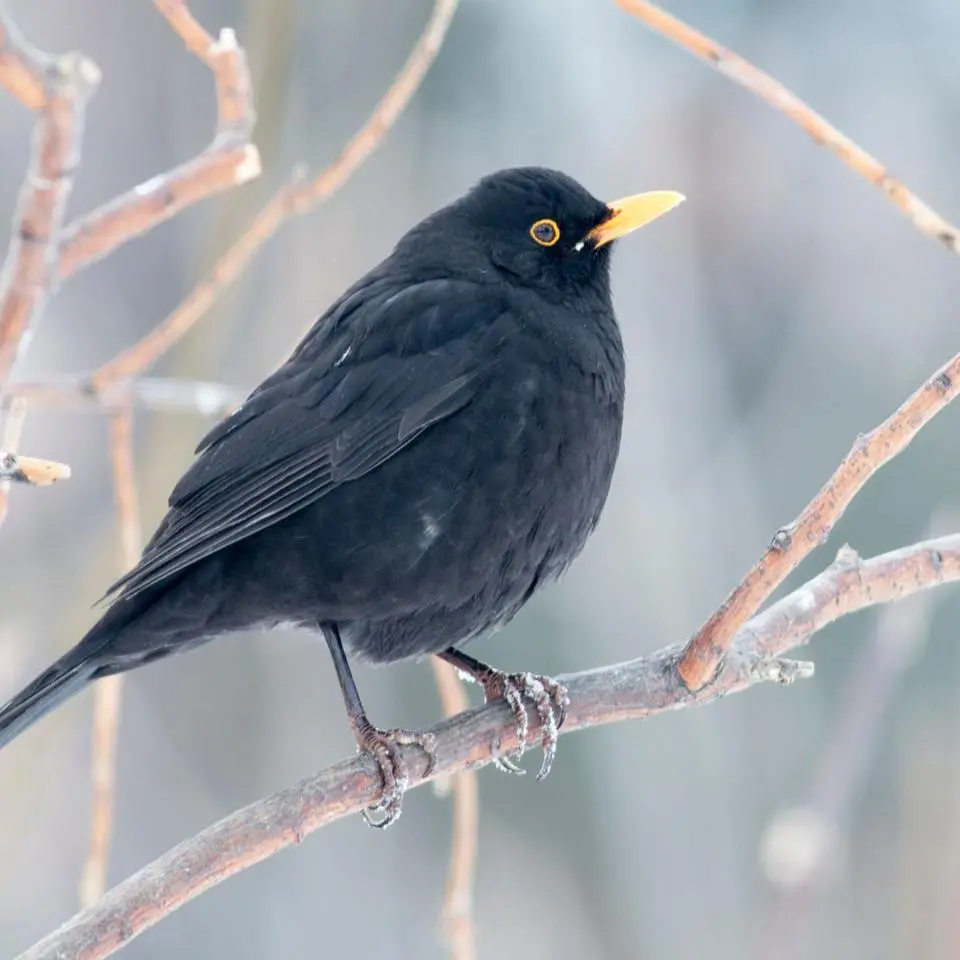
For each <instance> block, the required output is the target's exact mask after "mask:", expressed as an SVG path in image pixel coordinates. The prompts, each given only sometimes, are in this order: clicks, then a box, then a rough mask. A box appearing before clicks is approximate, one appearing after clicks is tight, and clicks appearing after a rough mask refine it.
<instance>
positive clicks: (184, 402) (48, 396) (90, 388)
mask: <svg viewBox="0 0 960 960" xmlns="http://www.w3.org/2000/svg"><path fill="white" fill-rule="evenodd" d="M248 392H249V391H244V390H241V389H240V388H239V387H231V386H228V385H227V384H224V383H213V382H211V381H208V380H179V379H171V378H168V377H136V378H134V379H132V380H129V379H128V380H118V381H116V382H114V383H110V384H108V385H107V386H106V387H104V389H103V390H97V389H96V388H95V387H94V385H93V384H92V383H91V381H90V377H89V376H65V377H53V378H50V379H48V380H28V381H24V382H21V383H14V384H11V386H10V389H9V391H8V395H9V396H11V397H23V398H24V399H26V400H28V401H29V402H30V403H31V404H32V405H37V406H44V407H53V408H57V409H67V410H90V411H96V412H103V411H108V412H110V411H114V410H124V409H127V408H129V407H131V406H132V407H133V408H134V409H142V410H155V411H163V412H166V413H196V414H200V415H201V416H205V417H218V418H219V417H225V416H227V414H229V413H232V412H233V411H234V410H235V409H236V408H237V407H238V406H239V405H240V404H241V403H242V402H243V399H244V397H245V396H246V395H247V393H248Z"/></svg>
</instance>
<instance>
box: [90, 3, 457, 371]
mask: <svg viewBox="0 0 960 960" xmlns="http://www.w3.org/2000/svg"><path fill="white" fill-rule="evenodd" d="M158 2H159V0H158ZM458 2H459V0H436V3H435V4H434V7H433V11H432V13H431V14H430V18H429V20H428V21H427V24H426V26H425V27H424V29H423V33H422V34H421V35H420V38H419V39H418V40H417V42H416V44H415V45H414V47H413V50H411V52H410V55H409V57H408V58H407V62H406V63H405V64H404V65H403V68H402V69H401V71H400V73H399V74H398V76H397V78H396V79H395V80H394V82H393V83H392V84H391V86H390V88H389V89H388V90H387V92H386V93H385V94H384V95H383V98H382V99H381V100H380V102H379V103H378V104H377V105H376V107H375V108H374V110H373V113H372V114H371V115H370V118H369V119H368V120H367V122H366V123H365V124H364V125H363V126H362V127H361V128H360V129H359V130H358V131H357V133H356V134H354V136H353V137H352V138H351V140H350V142H349V143H348V144H347V145H346V147H344V149H343V152H342V153H341V154H340V156H339V157H338V158H337V159H336V160H335V161H334V162H333V163H332V164H330V166H328V167H327V168H326V169H325V170H324V171H323V172H321V173H320V174H319V175H318V176H317V177H314V178H313V179H311V180H304V174H303V172H302V171H301V170H299V169H298V170H297V171H295V172H294V175H293V177H292V178H291V180H290V181H289V182H288V183H287V184H286V185H285V186H283V187H281V188H280V190H279V191H278V192H277V193H276V194H275V195H274V196H273V198H272V199H271V200H270V201H269V202H268V203H267V205H266V206H265V207H264V208H263V210H262V211H261V212H260V213H259V214H258V215H257V217H256V218H255V220H254V221H253V223H252V224H251V225H250V227H249V229H248V230H247V231H246V232H245V233H244V234H242V235H241V236H240V237H239V238H238V239H237V240H236V241H235V242H234V244H233V246H231V247H230V248H229V249H228V250H227V251H226V253H224V254H223V256H222V257H221V258H220V259H219V260H218V261H217V263H216V264H215V265H214V267H213V269H212V270H211V271H210V272H209V274H207V276H206V277H204V278H203V279H202V280H201V281H200V283H199V284H197V286H196V287H195V288H194V290H193V291H192V292H191V293H190V294H189V296H188V297H187V298H186V299H185V300H184V301H183V302H182V303H181V304H180V305H179V306H178V307H177V308H176V309H175V310H174V311H173V313H171V314H170V315H169V316H168V317H167V318H166V319H165V320H163V321H162V322H161V323H159V324H158V325H157V326H156V327H154V328H153V329H152V330H151V331H150V332H149V333H148V334H147V335H146V336H145V337H143V338H142V339H141V340H140V341H139V342H138V343H135V344H134V345H133V346H132V347H130V348H129V349H128V350H125V351H124V352H123V353H121V354H120V355H119V356H118V357H116V358H115V359H113V360H111V361H110V362H109V363H106V364H104V365H103V366H102V367H101V368H100V369H99V370H98V371H97V372H96V373H95V374H94V383H95V385H96V387H97V389H101V390H102V389H105V388H106V386H107V385H108V384H111V383H114V382H116V381H118V380H123V379H126V378H128V377H132V376H134V375H135V374H137V373H140V372H141V371H142V370H145V369H146V368H147V367H149V366H150V365H151V364H152V363H154V362H155V361H156V360H157V359H158V358H159V357H160V356H162V355H163V354H164V353H165V352H166V351H167V350H169V349H170V348H171V347H172V346H173V345H174V344H175V343H177V341H179V340H180V339H181V338H182V337H183V336H184V335H185V334H186V333H187V332H188V331H190V330H191V329H192V328H193V327H194V325H195V324H196V323H197V321H198V320H199V319H200V318H201V317H202V316H203V315H204V314H205V313H206V312H207V310H209V309H210V307H211V306H212V305H213V303H214V302H215V301H216V299H217V298H218V297H219V296H220V295H221V294H222V293H223V291H224V290H225V289H226V288H227V287H228V286H229V285H230V284H231V283H233V281H234V280H236V278H237V277H238V276H239V275H240V274H241V273H242V272H243V270H244V268H245V267H246V266H247V264H248V263H249V262H250V260H251V259H252V258H253V255H254V254H255V253H256V252H257V250H259V249H260V247H261V246H262V245H263V244H264V243H265V242H266V241H267V240H269V239H270V237H272V236H273V234H274V233H275V232H276V230H277V228H278V227H279V226H280V224H281V223H283V221H284V220H286V219H287V218H288V217H290V216H294V215H298V214H303V213H306V212H307V211H308V210H310V209H312V208H313V207H314V206H316V205H317V204H318V203H321V202H322V201H324V200H326V199H328V198H329V197H331V196H332V195H333V194H334V193H335V192H336V190H337V189H338V188H339V187H341V186H342V185H343V184H344V183H345V182H346V181H347V179H348V178H349V177H350V175H351V174H352V173H353V172H354V171H355V170H356V169H357V167H359V166H360V164H361V163H363V161H364V160H366V158H367V157H368V156H370V154H371V153H373V151H374V150H375V149H376V148H377V147H378V146H379V145H380V143H381V142H382V140H383V138H384V136H385V135H386V134H387V132H388V131H389V130H390V128H391V127H392V126H393V124H394V123H395V122H396V120H397V118H398V117H399V116H400V114H401V113H402V112H403V110H404V108H405V107H406V106H407V104H408V103H409V102H410V99H411V97H412V96H413V94H414V93H415V92H416V90H417V87H419V85H420V83H421V81H422V80H423V78H424V76H425V75H426V72H427V70H428V69H429V67H430V64H431V63H433V61H434V59H435V57H436V55H437V52H438V51H439V49H440V46H441V44H442V43H443V39H444V37H445V36H446V33H447V29H448V27H449V26H450V21H451V19H452V17H453V14H454V11H455V10H456V8H457V4H458Z"/></svg>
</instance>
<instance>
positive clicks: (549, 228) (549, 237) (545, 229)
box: [530, 220, 560, 247]
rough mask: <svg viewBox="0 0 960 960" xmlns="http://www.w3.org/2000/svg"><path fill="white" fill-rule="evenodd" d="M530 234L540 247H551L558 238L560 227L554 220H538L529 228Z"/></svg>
mask: <svg viewBox="0 0 960 960" xmlns="http://www.w3.org/2000/svg"><path fill="white" fill-rule="evenodd" d="M530 236H531V237H533V239H534V242H536V243H539V244H540V246H541V247H552V246H553V245H554V244H555V243H556V242H557V241H558V240H559V239H560V228H559V227H558V226H557V221H556V220H538V221H537V222H536V223H535V224H534V225H533V226H532V227H531V228H530Z"/></svg>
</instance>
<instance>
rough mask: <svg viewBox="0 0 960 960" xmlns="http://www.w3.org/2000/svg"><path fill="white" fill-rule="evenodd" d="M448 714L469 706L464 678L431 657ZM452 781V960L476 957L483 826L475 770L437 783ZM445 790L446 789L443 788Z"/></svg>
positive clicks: (447, 898)
mask: <svg viewBox="0 0 960 960" xmlns="http://www.w3.org/2000/svg"><path fill="white" fill-rule="evenodd" d="M430 665H431V666H432V667H433V676H434V679H435V680H436V682H437V690H438V692H439V694H440V703H441V705H442V706H443V715H444V716H445V717H455V716H456V715H457V714H458V713H464V712H465V711H466V710H467V709H468V708H469V706H470V703H469V701H468V700H467V692H466V690H465V689H464V684H463V681H462V680H461V679H460V677H459V676H458V675H457V671H456V670H454V668H453V667H451V666H450V665H449V664H447V663H444V662H443V661H442V660H441V659H439V657H431V658H430ZM442 783H449V784H451V785H452V789H453V842H452V843H451V845H450V866H449V868H448V869H447V889H446V893H445V894H444V897H443V911H442V920H443V929H444V936H445V937H446V941H447V945H448V946H449V948H450V956H451V957H453V960H476V956H477V933H476V930H475V928H474V923H473V875H474V873H475V871H476V865H477V842H478V834H479V829H480V788H479V784H478V783H477V772H476V770H462V771H461V772H460V773H458V774H455V775H454V776H453V777H452V778H448V779H447V780H442V779H437V780H435V781H434V785H435V786H439V785H440V784H442ZM443 792H446V791H443Z"/></svg>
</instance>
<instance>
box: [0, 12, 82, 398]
mask: <svg viewBox="0 0 960 960" xmlns="http://www.w3.org/2000/svg"><path fill="white" fill-rule="evenodd" d="M0 34H2V35H3V36H2V37H0V39H5V40H6V47H5V53H6V59H5V60H3V62H2V65H3V67H5V68H6V69H3V68H2V67H0V76H3V75H5V76H6V80H7V86H8V89H13V92H14V93H15V94H16V95H18V96H20V97H21V99H24V98H25V102H29V103H31V104H35V103H36V91H35V89H34V87H33V81H35V80H37V79H40V78H42V82H43V88H42V89H43V97H42V100H41V101H40V102H39V104H36V107H37V109H39V110H40V115H39V117H38V118H37V121H36V124H35V125H34V133H33V150H32V152H31V156H30V163H29V166H28V169H27V175H26V178H25V179H24V182H23V186H22V187H21V189H20V197H19V200H18V201H17V212H16V214H15V218H14V228H13V235H12V237H11V239H10V246H9V249H8V251H7V258H6V261H5V263H4V266H3V272H2V274H0V390H2V388H3V386H4V385H5V384H6V382H7V380H8V378H9V376H10V371H11V369H12V368H13V365H14V362H15V361H16V359H17V357H18V356H19V355H20V352H21V350H22V348H23V345H24V344H25V342H26V340H27V334H28V332H29V330H30V328H31V325H32V324H33V323H35V322H36V320H37V318H38V317H39V316H40V313H41V312H42V310H43V307H44V305H45V303H46V301H47V297H48V296H49V294H50V290H51V289H52V287H53V284H54V280H55V277H56V271H57V257H58V254H59V250H60V231H61V227H62V225H63V217H64V212H65V210H66V203H67V198H68V197H69V195H70V190H71V188H72V187H73V171H74V170H75V169H76V166H77V163H78V162H79V158H80V141H81V139H82V134H83V116H84V110H85V107H86V104H87V101H88V100H89V98H90V97H91V96H92V94H93V92H94V91H95V90H96V87H97V84H98V83H99V82H100V71H99V70H98V69H97V66H96V64H94V63H93V61H92V60H88V59H87V58H86V57H83V56H81V55H80V54H77V53H71V54H66V55H64V56H62V57H58V58H56V59H54V58H52V57H47V56H46V55H44V54H40V53H38V52H37V51H34V50H32V48H27V46H26V45H25V44H24V42H23V41H22V39H21V38H20V36H19V33H17V31H16V30H15V29H14V27H13V25H12V23H11V21H10V19H9V17H8V16H7V14H6V13H5V12H2V10H0ZM24 68H26V69H24ZM28 80H29V82H28Z"/></svg>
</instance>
